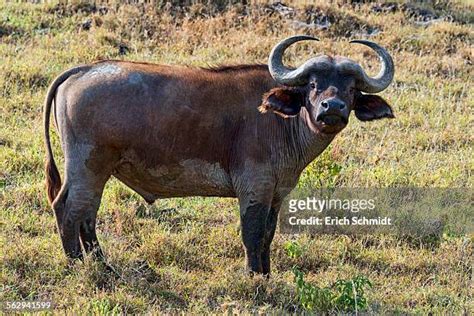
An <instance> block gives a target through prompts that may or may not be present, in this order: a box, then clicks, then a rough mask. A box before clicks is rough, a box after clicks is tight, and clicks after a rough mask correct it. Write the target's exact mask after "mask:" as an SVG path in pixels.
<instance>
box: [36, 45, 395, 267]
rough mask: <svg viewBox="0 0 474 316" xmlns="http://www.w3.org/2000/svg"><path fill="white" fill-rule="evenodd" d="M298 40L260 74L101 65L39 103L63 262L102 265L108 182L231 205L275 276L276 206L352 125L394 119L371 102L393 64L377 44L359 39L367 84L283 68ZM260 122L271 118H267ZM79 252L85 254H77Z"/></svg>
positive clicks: (355, 76) (314, 62) (347, 73)
mask: <svg viewBox="0 0 474 316" xmlns="http://www.w3.org/2000/svg"><path fill="white" fill-rule="evenodd" d="M303 40H314V41H316V40H318V39H316V38H313V37H310V36H293V37H289V38H287V39H285V40H283V41H281V42H280V43H278V44H277V45H276V46H275V47H274V48H273V50H272V51H271V53H270V56H269V59H268V66H267V65H240V66H225V67H220V68H209V69H203V68H195V67H185V66H165V65H155V64H148V63H140V62H128V61H114V60H110V61H100V62H96V63H93V64H90V65H83V66H78V67H75V68H72V69H70V70H67V71H66V72H64V73H62V74H61V75H59V76H58V77H57V78H56V79H55V80H54V82H53V83H52V84H51V86H50V88H49V91H48V94H47V97H46V101H45V105H44V127H45V134H44V137H45V144H46V149H47V151H46V175H47V190H48V197H49V200H50V202H51V203H52V207H53V209H54V212H55V215H56V219H57V225H58V228H59V233H60V236H61V240H62V245H63V248H64V251H65V253H66V255H67V256H68V257H69V258H81V256H82V248H84V250H85V251H86V252H92V253H94V254H95V255H98V256H100V257H101V256H103V254H102V251H101V250H100V247H99V244H98V241H97V236H96V215H97V209H98V208H99V204H100V200H101V196H102V191H103V189H104V185H105V183H106V182H107V180H108V179H109V178H110V177H111V176H114V177H116V178H117V179H119V180H120V181H122V182H123V183H125V184H126V185H127V186H129V187H130V188H132V189H133V190H134V191H135V192H137V193H138V194H139V195H141V196H142V197H143V198H144V199H145V200H146V201H147V202H148V203H152V202H153V201H155V200H156V199H158V198H170V197H187V196H220V197H236V198H238V200H239V203H240V220H241V230H242V239H243V244H244V247H245V252H246V258H247V267H248V269H249V270H250V271H251V272H256V273H264V274H268V273H269V272H270V244H271V242H272V239H273V236H274V234H275V228H276V223H277V217H278V211H279V208H280V205H281V203H282V199H283V198H284V197H285V196H286V195H287V194H288V193H289V192H290V191H291V190H292V189H293V188H294V187H295V185H296V184H297V181H298V178H299V176H300V174H301V172H302V171H303V169H304V168H305V167H306V166H307V165H308V164H309V163H310V162H311V161H313V160H314V159H315V158H316V157H317V156H318V155H319V154H321V152H322V151H323V150H324V149H325V148H326V147H327V146H328V145H329V143H331V141H332V140H333V139H334V137H335V136H336V134H337V133H338V132H340V131H341V130H342V129H343V128H344V127H345V126H346V124H347V123H348V120H349V114H350V112H351V111H354V112H355V116H356V117H357V118H358V119H359V120H362V121H370V120H375V119H380V118H391V117H393V114H392V110H391V108H390V106H389V105H388V104H387V103H386V102H385V101H384V100H383V99H382V98H381V97H379V96H376V95H371V94H363V93H362V92H364V93H377V92H380V91H382V90H384V89H385V88H387V87H388V85H389V84H390V82H391V81H392V79H393V75H394V65H393V61H392V58H391V57H390V55H389V54H388V52H387V51H386V50H385V49H383V48H382V47H380V46H379V45H377V44H375V43H373V42H369V41H364V40H355V41H352V42H353V43H359V44H363V45H366V46H368V47H370V48H371V49H373V50H374V51H375V52H376V53H377V54H378V56H379V57H380V60H381V63H382V68H381V70H380V73H379V74H378V75H377V76H375V77H370V76H368V75H367V74H366V73H365V72H364V70H363V69H362V68H361V67H360V66H359V65H358V64H357V63H356V62H354V61H352V60H350V59H347V58H345V57H339V56H335V57H330V56H327V55H322V56H318V57H315V58H312V59H310V60H308V61H307V62H305V63H304V64H303V65H301V66H300V67H298V68H296V69H293V68H288V67H286V66H284V65H283V63H282V57H283V53H284V52H285V50H286V49H287V48H288V47H289V46H290V45H291V44H293V43H296V42H298V41H303ZM53 101H54V107H53V112H54V113H53V117H54V119H55V122H56V126H57V129H58V132H59V135H60V139H61V144H62V150H63V152H64V156H65V167H64V183H63V184H62V185H61V179H60V176H59V172H58V170H57V167H56V164H55V161H54V158H53V154H52V150H51V143H50V136H49V122H50V112H51V108H52V104H53ZM263 113H267V114H263ZM81 244H82V248H81Z"/></svg>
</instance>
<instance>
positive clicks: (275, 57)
mask: <svg viewBox="0 0 474 316" xmlns="http://www.w3.org/2000/svg"><path fill="white" fill-rule="evenodd" d="M305 40H310V41H319V39H317V38H315V37H312V36H307V35H296V36H291V37H288V38H286V39H284V40H282V41H281V42H280V43H278V44H276V45H275V47H273V49H272V51H271V53H270V56H269V57H268V68H269V70H270V74H271V75H272V77H273V79H275V81H276V82H278V83H280V84H283V85H288V86H297V85H302V84H305V83H306V78H305V77H306V74H307V70H308V66H309V65H307V64H303V65H301V66H300V67H298V68H297V69H291V68H287V67H286V66H285V65H283V54H284V53H285V50H286V49H287V48H288V47H290V45H292V44H294V43H296V42H299V41H305Z"/></svg>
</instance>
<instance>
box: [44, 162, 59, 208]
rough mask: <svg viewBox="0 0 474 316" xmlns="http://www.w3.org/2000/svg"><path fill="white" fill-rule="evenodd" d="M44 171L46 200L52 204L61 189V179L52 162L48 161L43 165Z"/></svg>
mask: <svg viewBox="0 0 474 316" xmlns="http://www.w3.org/2000/svg"><path fill="white" fill-rule="evenodd" d="M45 170H46V189H47V191H48V200H49V203H50V204H53V201H54V199H55V198H56V196H57V195H58V193H59V190H60V189H61V177H60V175H59V171H58V168H57V167H56V164H55V163H54V160H50V159H48V161H47V162H46V165H45Z"/></svg>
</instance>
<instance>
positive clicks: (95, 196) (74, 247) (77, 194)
mask: <svg viewBox="0 0 474 316" xmlns="http://www.w3.org/2000/svg"><path fill="white" fill-rule="evenodd" d="M66 165H67V166H74V168H72V167H71V168H68V167H66V177H65V181H64V184H63V186H62V188H61V191H60V193H59V195H58V197H57V198H56V199H55V201H54V202H53V209H54V212H55V214H56V220H57V224H58V229H59V234H60V236H61V241H62V244H63V248H64V252H65V253H66V256H67V257H68V258H70V259H75V258H79V259H80V258H82V256H83V254H82V250H81V245H80V241H81V242H82V246H83V247H84V250H85V251H86V252H88V253H89V252H91V253H93V254H94V255H96V256H98V257H99V258H101V257H103V254H102V250H101V249H100V246H99V242H98V240H97V235H96V228H95V226H96V216H97V210H98V209H99V205H100V200H101V197H102V192H103V189H104V185H105V182H106V181H107V180H108V178H109V176H110V175H109V174H105V173H103V172H102V173H100V174H95V173H94V172H93V171H91V170H89V169H88V168H87V167H86V165H85V163H83V162H80V161H79V162H78V161H75V162H73V161H67V162H66Z"/></svg>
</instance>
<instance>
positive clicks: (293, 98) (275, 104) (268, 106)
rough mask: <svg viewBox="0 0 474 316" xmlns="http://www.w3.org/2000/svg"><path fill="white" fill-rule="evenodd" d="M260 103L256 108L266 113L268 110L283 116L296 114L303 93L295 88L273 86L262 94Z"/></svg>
mask: <svg viewBox="0 0 474 316" xmlns="http://www.w3.org/2000/svg"><path fill="white" fill-rule="evenodd" d="M262 101H263V102H262V105H260V106H259V108H258V110H259V111H260V112H262V113H266V112H267V111H268V110H271V111H273V112H275V113H276V114H278V115H280V116H283V117H284V118H287V117H290V116H295V115H298V113H299V112H300V109H301V105H302V104H303V101H304V99H303V94H302V93H301V92H300V91H298V90H297V89H295V88H286V87H284V88H273V89H272V90H270V91H268V92H267V93H265V94H264V95H263V100H262Z"/></svg>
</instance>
